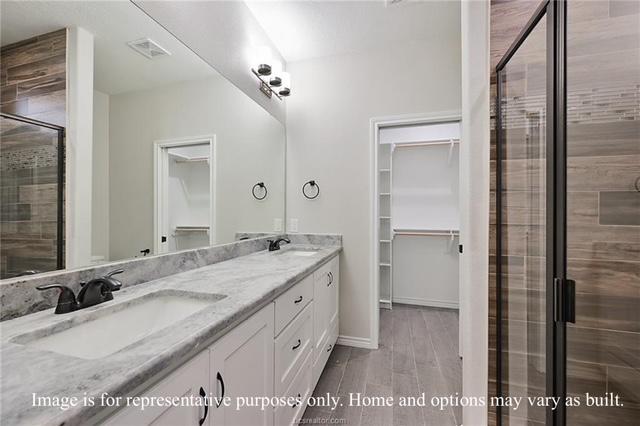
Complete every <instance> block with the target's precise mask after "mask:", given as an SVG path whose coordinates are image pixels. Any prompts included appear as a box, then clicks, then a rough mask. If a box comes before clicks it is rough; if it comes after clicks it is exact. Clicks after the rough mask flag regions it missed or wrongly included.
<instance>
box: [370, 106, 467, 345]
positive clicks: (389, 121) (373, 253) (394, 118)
mask: <svg viewBox="0 0 640 426" xmlns="http://www.w3.org/2000/svg"><path fill="white" fill-rule="evenodd" d="M452 121H457V122H459V123H460V125H461V126H462V111H461V110H449V111H439V112H433V113H419V114H404V115H390V116H382V117H373V118H371V120H370V126H369V181H370V182H371V185H370V187H369V211H370V214H369V273H370V274H371V279H370V286H369V288H370V290H371V297H370V310H369V324H370V331H369V336H370V338H369V342H368V343H367V344H363V345H360V346H362V347H365V348H369V349H377V348H378V343H379V331H380V326H379V324H380V274H379V273H378V263H379V258H380V247H379V246H380V244H379V226H378V217H379V214H380V213H379V209H378V189H379V188H378V187H379V182H378V145H379V135H380V129H382V128H385V127H393V126H410V125H418V124H434V123H444V122H452ZM460 138H461V139H460V143H461V144H462V143H463V141H462V134H461V135H460ZM463 194H466V188H462V187H461V188H460V196H461V197H462V196H464V195H463ZM460 214H461V216H462V215H464V214H465V213H464V212H462V211H461V212H460ZM461 223H462V220H461ZM460 231H461V232H460V241H462V230H460ZM461 262H462V259H461ZM460 283H461V284H460V285H461V287H460V295H462V280H461V281H460ZM460 301H461V302H462V297H460ZM459 309H460V313H461V315H462V311H463V304H462V303H460V307H459ZM460 324H462V319H461V321H460ZM458 335H459V336H461V335H462V328H460V332H459V333H458ZM459 339H460V337H459Z"/></svg>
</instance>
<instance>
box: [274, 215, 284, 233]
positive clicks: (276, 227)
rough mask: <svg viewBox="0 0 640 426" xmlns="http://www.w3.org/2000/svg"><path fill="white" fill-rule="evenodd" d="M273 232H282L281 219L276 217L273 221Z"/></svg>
mask: <svg viewBox="0 0 640 426" xmlns="http://www.w3.org/2000/svg"><path fill="white" fill-rule="evenodd" d="M273 231H274V232H282V219H281V218H279V217H276V218H274V219H273Z"/></svg>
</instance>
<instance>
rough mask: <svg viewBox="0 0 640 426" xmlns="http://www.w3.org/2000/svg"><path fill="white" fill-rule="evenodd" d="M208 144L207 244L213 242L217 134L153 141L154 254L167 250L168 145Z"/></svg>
mask: <svg viewBox="0 0 640 426" xmlns="http://www.w3.org/2000/svg"><path fill="white" fill-rule="evenodd" d="M202 144H209V192H210V197H209V245H215V243H216V237H217V232H216V229H217V228H216V218H217V215H216V198H217V197H216V192H217V191H216V172H217V167H216V164H217V161H218V157H217V144H216V135H205V136H193V137H185V138H177V139H163V140H157V141H154V143H153V254H161V253H167V252H168V250H167V246H168V242H164V243H163V242H162V241H161V238H160V237H161V235H162V233H163V232H164V221H165V220H166V213H165V211H166V205H165V203H166V201H167V195H166V194H165V193H164V190H165V189H166V176H167V173H168V154H167V150H168V149H169V148H175V147H181V146H189V145H202Z"/></svg>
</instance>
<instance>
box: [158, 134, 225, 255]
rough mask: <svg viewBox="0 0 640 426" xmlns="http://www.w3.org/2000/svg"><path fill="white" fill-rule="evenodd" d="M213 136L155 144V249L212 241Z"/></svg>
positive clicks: (201, 244)
mask: <svg viewBox="0 0 640 426" xmlns="http://www.w3.org/2000/svg"><path fill="white" fill-rule="evenodd" d="M213 143H214V142H213V138H212V139H207V140H205V141H203V142H197V141H178V142H159V143H157V144H156V149H157V158H156V172H157V174H156V180H157V181H156V224H157V229H156V236H155V240H156V248H157V252H159V253H166V252H173V251H178V250H188V249H193V248H198V247H204V246H208V245H213V244H215V236H216V233H215V217H214V214H215V213H214V212H215V209H214V207H213V206H214V201H215V182H214V176H215V157H214V152H215V150H214V148H213V147H214V145H213Z"/></svg>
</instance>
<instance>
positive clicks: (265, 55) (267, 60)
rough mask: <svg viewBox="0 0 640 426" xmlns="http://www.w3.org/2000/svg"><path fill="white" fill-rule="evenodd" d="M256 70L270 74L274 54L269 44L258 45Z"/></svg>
mask: <svg viewBox="0 0 640 426" xmlns="http://www.w3.org/2000/svg"><path fill="white" fill-rule="evenodd" d="M255 55H256V57H255V59H254V61H255V70H256V72H257V73H258V74H259V75H261V76H262V75H270V74H271V64H272V56H271V50H269V48H268V47H267V46H258V47H256V53H255Z"/></svg>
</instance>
